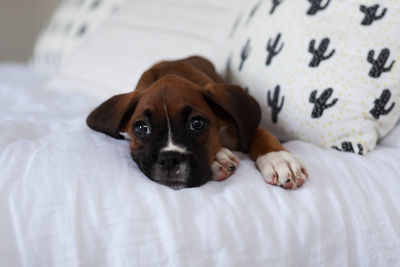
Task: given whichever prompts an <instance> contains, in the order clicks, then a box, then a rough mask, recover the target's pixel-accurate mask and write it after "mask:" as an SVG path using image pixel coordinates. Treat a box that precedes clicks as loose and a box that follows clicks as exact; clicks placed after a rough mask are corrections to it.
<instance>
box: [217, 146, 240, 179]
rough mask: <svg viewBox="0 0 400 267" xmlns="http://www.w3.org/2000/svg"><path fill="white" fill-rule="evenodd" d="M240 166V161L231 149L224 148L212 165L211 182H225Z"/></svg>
mask: <svg viewBox="0 0 400 267" xmlns="http://www.w3.org/2000/svg"><path fill="white" fill-rule="evenodd" d="M238 164H239V159H238V158H237V157H236V156H235V155H234V154H233V153H232V152H231V151H230V150H229V149H227V148H224V147H222V148H221V149H220V150H219V151H218V153H217V155H216V156H215V161H214V162H213V163H212V164H211V171H212V177H211V180H214V181H222V180H225V179H226V178H228V177H229V176H231V175H232V174H233V173H234V172H235V170H236V168H237V166H238Z"/></svg>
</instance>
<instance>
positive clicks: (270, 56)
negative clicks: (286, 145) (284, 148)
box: [225, 0, 400, 155]
mask: <svg viewBox="0 0 400 267" xmlns="http://www.w3.org/2000/svg"><path fill="white" fill-rule="evenodd" d="M399 25H400V2H399V1H393V0H386V1H385V0H383V1H370V0H358V1H353V0H349V1H336V0H298V1H294V0H257V1H256V2H253V3H251V5H250V6H249V7H248V9H247V10H244V11H243V12H242V13H241V14H240V16H238V18H237V20H236V22H235V24H234V25H233V29H232V32H231V41H230V47H229V50H228V52H229V54H228V55H227V65H226V73H225V75H226V78H227V79H228V80H230V82H233V83H237V84H240V85H242V86H243V87H244V88H246V90H248V92H249V93H250V94H252V95H253V96H254V97H256V98H257V99H258V101H259V102H260V104H261V106H262V110H263V120H262V126H263V127H265V128H266V129H268V130H269V131H271V132H272V133H274V134H275V135H277V136H278V137H279V138H280V139H282V140H291V139H302V140H305V141H309V142H312V143H315V144H318V145H320V146H323V147H331V148H335V149H337V150H340V151H346V152H353V153H357V154H360V155H365V154H366V153H367V152H368V151H370V150H372V149H374V147H375V145H376V143H377V141H378V140H379V138H382V137H384V136H385V135H387V134H388V133H389V131H390V130H391V129H392V128H393V127H394V125H395V124H396V122H397V121H398V119H399V117H400V62H399V61H400V27H399Z"/></svg>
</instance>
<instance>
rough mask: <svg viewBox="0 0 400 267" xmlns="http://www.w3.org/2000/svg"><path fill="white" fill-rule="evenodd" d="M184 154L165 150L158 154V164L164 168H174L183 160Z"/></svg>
mask: <svg viewBox="0 0 400 267" xmlns="http://www.w3.org/2000/svg"><path fill="white" fill-rule="evenodd" d="M182 156H183V155H182V154H181V153H178V152H172V151H171V152H163V153H161V154H160V155H159V156H158V165H160V167H161V169H163V170H173V169H174V168H175V167H176V166H177V165H178V164H179V163H181V161H182Z"/></svg>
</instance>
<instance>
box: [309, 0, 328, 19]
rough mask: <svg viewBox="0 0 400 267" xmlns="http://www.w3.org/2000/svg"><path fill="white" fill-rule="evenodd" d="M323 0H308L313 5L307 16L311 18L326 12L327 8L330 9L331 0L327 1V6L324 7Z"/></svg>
mask: <svg viewBox="0 0 400 267" xmlns="http://www.w3.org/2000/svg"><path fill="white" fill-rule="evenodd" d="M322 1H323V0H308V2H310V3H311V6H310V8H309V9H308V11H307V14H308V15H310V16H313V15H315V14H316V13H317V12H318V11H320V10H324V9H325V8H327V7H328V5H329V3H330V2H331V0H327V1H326V3H325V5H322Z"/></svg>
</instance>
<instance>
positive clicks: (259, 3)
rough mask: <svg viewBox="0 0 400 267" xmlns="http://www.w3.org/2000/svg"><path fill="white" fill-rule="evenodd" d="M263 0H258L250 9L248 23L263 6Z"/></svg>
mask: <svg viewBox="0 0 400 267" xmlns="http://www.w3.org/2000/svg"><path fill="white" fill-rule="evenodd" d="M261 3H262V1H258V2H257V3H256V4H255V6H254V7H253V8H252V9H251V10H250V13H249V16H248V17H247V21H246V25H247V24H249V22H250V21H251V19H252V18H253V17H254V15H255V14H256V13H257V11H258V9H259V8H260V6H261Z"/></svg>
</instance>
